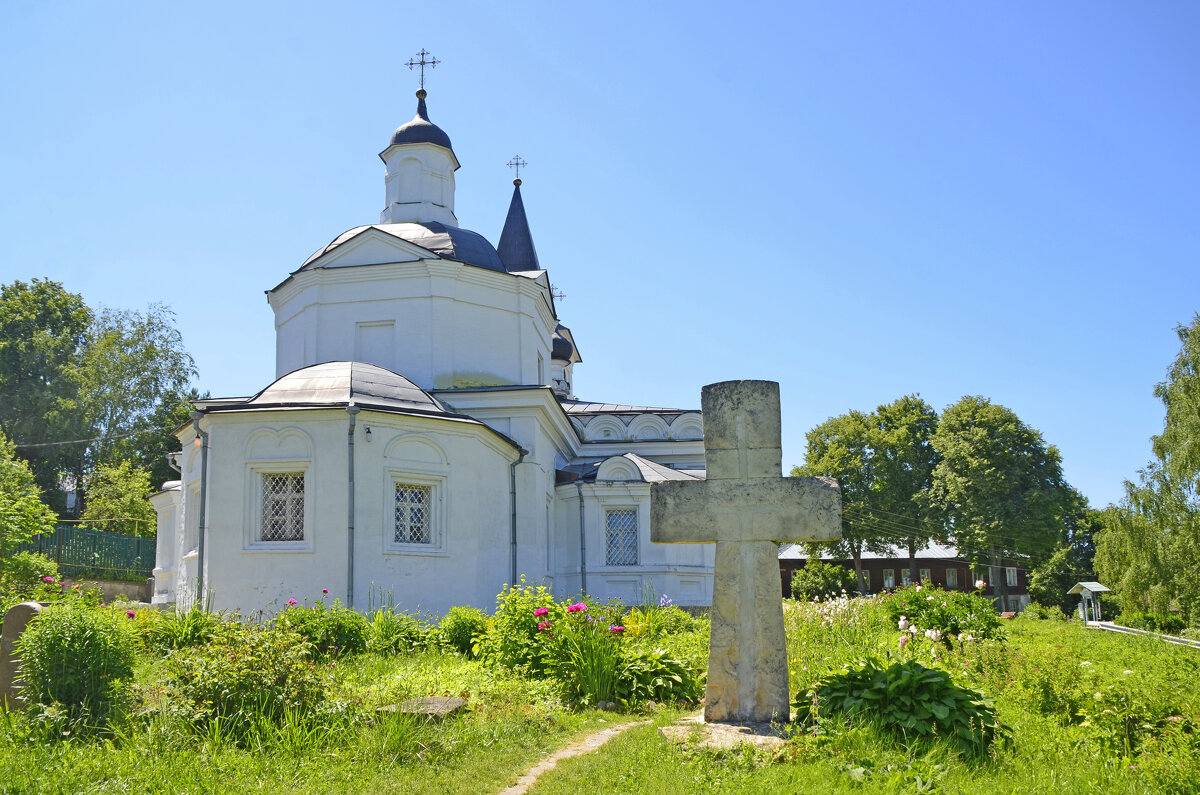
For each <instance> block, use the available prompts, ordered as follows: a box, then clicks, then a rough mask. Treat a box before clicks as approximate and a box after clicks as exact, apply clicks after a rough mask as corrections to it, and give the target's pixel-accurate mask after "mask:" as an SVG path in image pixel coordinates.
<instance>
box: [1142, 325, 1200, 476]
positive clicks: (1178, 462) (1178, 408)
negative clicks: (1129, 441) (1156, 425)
mask: <svg viewBox="0 0 1200 795" xmlns="http://www.w3.org/2000/svg"><path fill="white" fill-rule="evenodd" d="M1175 333H1176V334H1178V335H1179V342H1180V346H1179V355H1178V356H1176V357H1175V361H1174V362H1172V363H1171V366H1170V367H1169V368H1167V378H1166V380H1165V381H1162V382H1160V383H1158V384H1157V385H1155V387H1154V396H1155V397H1157V398H1159V399H1160V400H1162V402H1163V407H1164V408H1165V409H1166V417H1165V419H1164V422H1163V432H1162V433H1161V434H1159V435H1158V436H1154V437H1152V438H1151V442H1152V444H1153V446H1154V454H1155V455H1156V456H1157V457H1158V460H1159V461H1161V462H1162V463H1163V465H1164V466H1165V467H1166V469H1167V471H1168V472H1170V474H1171V475H1172V476H1174V477H1175V478H1178V479H1179V480H1181V481H1190V486H1189V488H1190V490H1192V491H1193V492H1194V491H1195V489H1196V486H1197V483H1196V481H1197V479H1198V478H1200V313H1197V314H1196V315H1195V316H1193V317H1192V322H1191V324H1190V325H1187V326H1184V325H1179V326H1176V327H1175Z"/></svg>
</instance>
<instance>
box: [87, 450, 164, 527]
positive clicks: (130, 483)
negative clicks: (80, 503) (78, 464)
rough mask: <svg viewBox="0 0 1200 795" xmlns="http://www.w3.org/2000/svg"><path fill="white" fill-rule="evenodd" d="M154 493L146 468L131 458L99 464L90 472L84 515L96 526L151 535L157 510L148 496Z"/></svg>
mask: <svg viewBox="0 0 1200 795" xmlns="http://www.w3.org/2000/svg"><path fill="white" fill-rule="evenodd" d="M153 493H154V489H153V488H152V487H151V485H150V473H148V472H146V471H145V470H144V469H138V468H137V467H136V466H134V465H133V464H132V463H130V462H129V461H121V462H119V463H117V464H100V465H99V466H97V467H96V468H95V469H93V470H92V471H91V473H90V474H89V475H88V480H87V495H88V500H87V508H86V509H85V510H84V512H83V519H84V520H85V521H87V522H89V523H91V525H92V526H93V527H94V528H95V529H97V530H108V531H111V532H114V533H125V534H126V535H140V536H152V535H154V533H155V527H156V523H155V513H154V508H153V507H152V506H151V505H150V502H149V500H148V499H147V498H148V497H149V496H150V495H151V494H153Z"/></svg>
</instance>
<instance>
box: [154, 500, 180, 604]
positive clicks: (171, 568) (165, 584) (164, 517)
mask: <svg viewBox="0 0 1200 795" xmlns="http://www.w3.org/2000/svg"><path fill="white" fill-rule="evenodd" d="M182 493H183V492H182V489H181V488H180V486H179V482H178V481H170V482H168V483H164V484H163V490H162V491H160V492H159V493H157V494H155V495H153V496H151V497H150V504H151V505H152V506H153V507H154V510H155V513H156V514H157V518H158V523H157V527H156V535H155V545H154V553H155V559H154V571H153V577H154V588H153V592H152V593H151V595H150V601H151V604H156V605H157V604H170V603H171V602H173V601H174V592H175V589H174V586H175V575H176V568H177V566H178V559H179V539H178V538H177V533H176V530H177V528H178V525H179V507H180V498H181V496H182Z"/></svg>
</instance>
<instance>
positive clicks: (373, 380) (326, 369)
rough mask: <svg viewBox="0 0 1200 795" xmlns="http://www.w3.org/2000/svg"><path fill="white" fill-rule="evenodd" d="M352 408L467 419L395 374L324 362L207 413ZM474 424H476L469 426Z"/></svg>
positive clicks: (221, 403) (211, 405) (214, 404)
mask: <svg viewBox="0 0 1200 795" xmlns="http://www.w3.org/2000/svg"><path fill="white" fill-rule="evenodd" d="M351 402H353V404H354V405H355V406H358V407H359V408H364V409H375V410H378V411H394V412H397V413H402V414H425V415H431V416H441V417H447V418H454V419H469V418H467V417H464V416H463V415H461V414H455V413H454V412H452V411H450V410H449V409H447V408H446V407H445V406H444V405H443V404H442V402H441V401H439V400H438V399H437V398H435V397H434V396H433V395H431V394H429V393H428V392H426V391H425V390H423V389H421V388H420V387H419V386H417V385H416V384H414V383H413V382H412V381H409V380H408V379H407V378H405V377H404V376H402V375H400V374H399V373H393V372H392V371H391V370H388V369H385V368H383V367H379V366H377V365H374V364H367V363H365V362H324V363H322V364H314V365H310V366H309V367H302V368H300V369H299V370H293V371H292V372H290V373H288V374H287V375H285V376H283V377H282V378H279V379H278V380H276V381H275V383H273V384H271V385H270V386H268V387H267V388H266V389H264V390H263V391H261V392H259V393H258V394H257V395H255V396H254V397H251V398H238V399H235V400H230V401H212V402H208V403H206V405H205V408H206V409H208V410H209V411H247V410H255V409H275V408H324V407H337V406H349V405H350V404H351ZM471 421H472V422H475V420H471Z"/></svg>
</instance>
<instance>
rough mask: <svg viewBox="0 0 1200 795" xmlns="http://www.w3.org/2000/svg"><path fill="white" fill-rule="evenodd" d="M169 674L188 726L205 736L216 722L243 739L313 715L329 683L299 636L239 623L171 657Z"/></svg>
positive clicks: (229, 624)
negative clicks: (266, 726)
mask: <svg viewBox="0 0 1200 795" xmlns="http://www.w3.org/2000/svg"><path fill="white" fill-rule="evenodd" d="M165 670H166V675H167V681H168V682H169V684H170V686H171V688H172V691H173V695H174V698H175V700H176V703H177V704H178V705H179V706H180V707H181V708H182V709H183V714H184V717H185V718H186V719H187V720H188V722H189V724H191V725H192V726H193V727H194V728H197V729H200V730H202V731H203V730H206V729H207V727H208V726H210V725H211V724H213V722H214V721H215V722H217V723H218V724H219V725H220V726H221V727H222V728H223V729H224V730H225V731H227V732H229V734H230V735H231V736H233V737H235V738H239V739H244V738H245V737H247V736H249V734H250V733H251V732H252V731H254V730H255V729H256V728H257V727H258V726H259V725H260V724H261V723H263V722H266V723H269V724H279V723H280V722H281V721H283V720H284V719H285V718H286V717H289V716H292V717H295V716H301V717H303V716H307V715H311V714H313V713H314V712H315V711H316V710H317V709H318V708H320V707H321V706H322V705H323V704H324V703H325V702H326V700H327V696H328V688H329V686H330V680H331V677H330V675H329V673H328V671H327V670H326V669H325V668H324V667H323V666H320V665H317V664H314V660H313V654H312V646H311V644H310V643H309V642H308V641H307V640H305V639H304V637H302V636H301V635H300V634H299V633H296V632H292V631H289V630H285V629H280V628H278V627H276V628H268V627H260V626H253V625H246V624H242V623H240V622H237V621H225V622H222V623H221V624H219V625H218V626H217V628H216V632H215V633H214V634H213V636H212V638H211V640H210V641H209V643H208V644H206V645H204V646H195V647H189V648H184V649H180V650H179V651H177V652H175V653H174V654H172V655H170V656H168V657H167V659H166V663H165Z"/></svg>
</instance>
